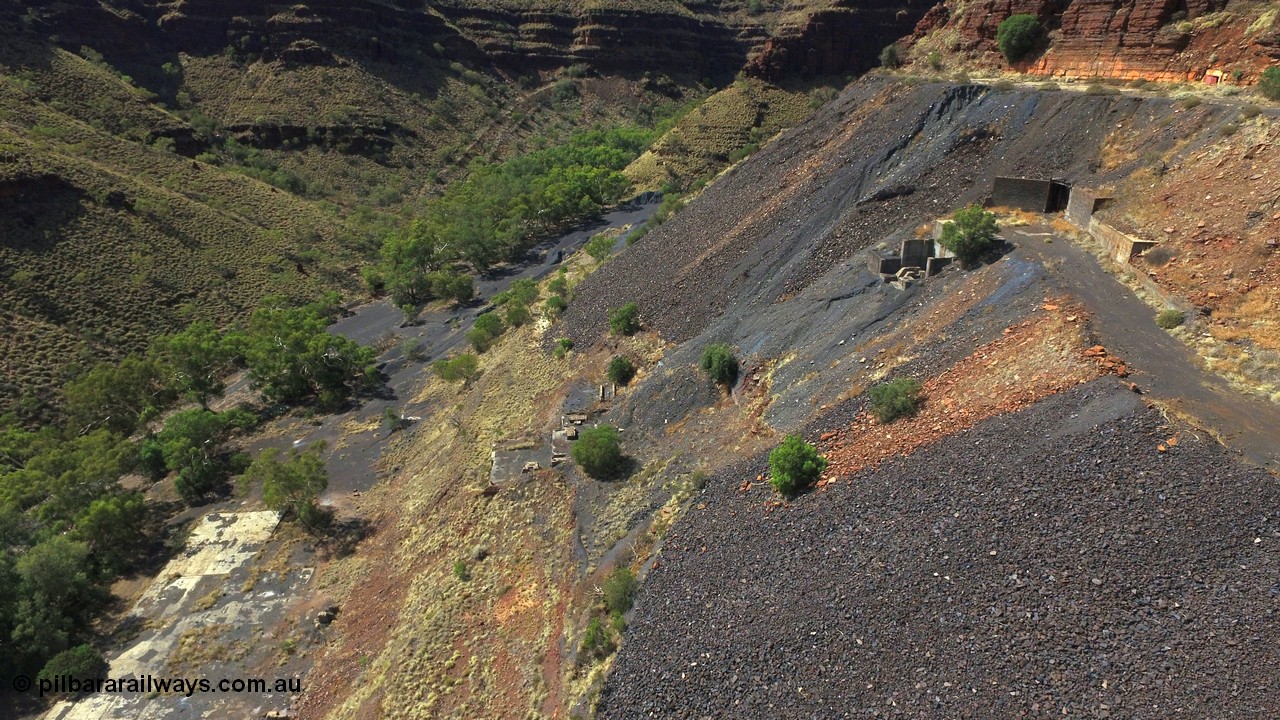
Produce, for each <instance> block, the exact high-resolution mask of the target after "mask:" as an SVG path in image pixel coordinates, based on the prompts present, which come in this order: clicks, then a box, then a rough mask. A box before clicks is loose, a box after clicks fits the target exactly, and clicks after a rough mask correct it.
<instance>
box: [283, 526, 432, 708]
mask: <svg viewBox="0 0 1280 720" xmlns="http://www.w3.org/2000/svg"><path fill="white" fill-rule="evenodd" d="M376 527H377V532H376V533H375V535H374V537H373V539H372V540H371V541H367V544H366V545H364V546H363V547H361V549H360V551H361V552H362V553H369V554H374V555H381V554H383V553H385V554H388V555H389V554H391V553H393V552H394V548H395V547H396V546H397V545H398V544H399V540H400V534H399V533H397V532H396V531H395V528H394V520H392V519H389V518H385V517H384V518H382V519H381V521H380V522H378V523H376ZM396 570H400V571H401V572H412V570H413V568H402V569H401V568H391V567H388V568H386V571H384V572H379V573H372V574H371V575H370V576H369V577H368V578H367V579H366V582H365V583H364V585H363V587H362V588H361V590H360V592H359V593H358V594H357V596H356V597H355V598H353V599H352V602H349V603H348V604H347V605H346V606H344V607H343V612H341V613H339V615H338V619H337V620H336V621H335V622H334V625H333V629H334V630H336V631H338V632H340V633H341V637H342V638H343V642H342V644H340V645H333V644H331V645H329V646H328V647H327V648H326V651H325V652H324V654H323V659H324V662H318V663H316V665H315V667H314V669H313V670H312V672H311V673H310V674H309V675H308V677H307V685H306V692H305V693H303V694H302V696H301V699H300V704H299V706H298V707H297V708H296V709H295V711H296V713H297V717H299V718H321V717H324V716H325V715H327V714H328V713H329V712H330V711H331V710H333V709H334V708H336V707H337V706H338V705H340V704H341V703H342V701H343V700H344V699H345V698H346V697H347V695H348V694H349V692H350V686H351V683H353V682H355V681H356V679H357V678H359V677H360V676H361V675H362V673H363V671H364V668H365V666H366V665H367V664H368V662H369V661H370V660H371V659H372V658H373V657H375V656H377V655H378V653H380V652H381V651H382V649H383V647H384V646H385V645H386V643H387V640H388V639H389V638H390V633H389V632H388V631H389V630H390V629H391V628H393V627H395V624H396V619H397V618H398V616H399V614H400V606H401V604H402V603H403V601H404V597H405V594H406V592H407V591H408V585H409V583H408V582H407V581H406V580H405V579H404V577H403V576H402V574H401V572H396ZM331 632H333V630H331ZM373 705H374V707H370V706H368V705H366V710H365V712H366V713H372V715H370V716H376V715H377V708H376V703H374V704H373Z"/></svg>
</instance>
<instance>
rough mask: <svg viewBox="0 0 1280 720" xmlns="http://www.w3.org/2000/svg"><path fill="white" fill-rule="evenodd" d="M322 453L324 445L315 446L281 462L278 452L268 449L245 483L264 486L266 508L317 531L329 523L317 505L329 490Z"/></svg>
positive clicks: (259, 457) (291, 455)
mask: <svg viewBox="0 0 1280 720" xmlns="http://www.w3.org/2000/svg"><path fill="white" fill-rule="evenodd" d="M323 452H324V443H316V444H315V445H312V446H311V447H310V448H308V449H307V450H306V451H305V452H299V451H297V450H290V451H289V453H288V455H287V456H286V458H285V459H284V460H281V459H280V450H279V449H278V448H267V449H266V450H263V451H262V454H261V455H259V456H258V458H257V459H256V460H254V461H253V464H252V465H250V466H249V469H248V470H246V471H245V474H244V475H245V481H246V482H250V483H253V482H261V483H262V501H263V502H264V503H266V505H267V507H269V508H271V509H272V510H276V511H278V512H282V513H286V514H292V515H293V516H294V517H296V518H297V519H298V521H299V522H301V523H302V524H303V525H304V526H306V527H308V528H312V529H315V528H317V527H320V526H321V525H323V524H324V521H325V520H326V516H325V513H324V511H323V510H321V509H320V506H319V505H318V504H317V503H316V499H317V498H319V497H320V493H322V492H324V491H325V489H326V488H328V487H329V472H328V471H327V470H326V469H325V467H324V458H323V457H322V456H321V453H323Z"/></svg>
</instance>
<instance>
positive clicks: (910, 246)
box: [901, 239, 933, 268]
mask: <svg viewBox="0 0 1280 720" xmlns="http://www.w3.org/2000/svg"><path fill="white" fill-rule="evenodd" d="M932 252H933V240H930V239H924V240H903V241H902V253H901V255H902V267H917V268H923V267H924V265H925V262H926V261H928V259H929V254H930V253H932Z"/></svg>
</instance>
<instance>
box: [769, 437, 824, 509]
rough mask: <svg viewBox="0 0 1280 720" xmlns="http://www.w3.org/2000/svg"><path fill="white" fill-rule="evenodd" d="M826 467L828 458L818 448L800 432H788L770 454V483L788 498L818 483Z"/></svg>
mask: <svg viewBox="0 0 1280 720" xmlns="http://www.w3.org/2000/svg"><path fill="white" fill-rule="evenodd" d="M826 468H827V459H826V458H824V457H822V456H821V455H819V454H818V448H816V447H814V446H812V445H810V444H809V443H807V442H805V441H804V439H802V438H801V437H800V436H799V435H788V436H787V437H786V439H785V440H783V441H782V444H781V445H779V446H778V447H776V448H774V449H773V452H770V453H769V484H770V485H773V489H775V490H777V491H778V492H780V493H782V495H783V496H784V497H788V498H790V497H794V496H795V495H796V494H797V493H799V492H800V491H802V490H804V489H805V488H807V487H809V486H810V485H812V484H813V483H814V482H816V481H817V479H818V476H819V475H821V474H822V471H823V470H825V469H826Z"/></svg>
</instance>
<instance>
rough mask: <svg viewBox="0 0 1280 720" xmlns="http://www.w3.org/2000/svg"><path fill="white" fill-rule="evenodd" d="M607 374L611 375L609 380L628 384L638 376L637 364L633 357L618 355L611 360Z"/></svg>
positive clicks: (618, 383)
mask: <svg viewBox="0 0 1280 720" xmlns="http://www.w3.org/2000/svg"><path fill="white" fill-rule="evenodd" d="M606 375H608V376H609V382H611V383H615V384H617V385H626V384H628V383H630V382H631V379H632V378H634V377H635V376H636V366H635V365H634V364H633V363H632V362H631V358H629V357H627V356H626V355H618V356H617V357H615V358H614V359H612V360H610V361H609V370H608V372H607V373H606Z"/></svg>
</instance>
